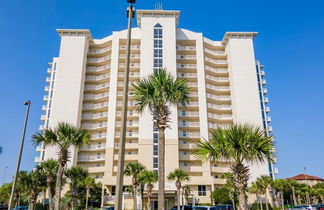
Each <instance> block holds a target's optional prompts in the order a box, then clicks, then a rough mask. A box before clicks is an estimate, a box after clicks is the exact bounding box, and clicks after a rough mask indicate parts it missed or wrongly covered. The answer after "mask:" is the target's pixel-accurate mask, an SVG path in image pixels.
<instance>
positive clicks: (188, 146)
mask: <svg viewBox="0 0 324 210" xmlns="http://www.w3.org/2000/svg"><path fill="white" fill-rule="evenodd" d="M179 148H180V149H196V148H197V144H195V143H189V142H186V143H184V142H183V141H180V142H179Z"/></svg>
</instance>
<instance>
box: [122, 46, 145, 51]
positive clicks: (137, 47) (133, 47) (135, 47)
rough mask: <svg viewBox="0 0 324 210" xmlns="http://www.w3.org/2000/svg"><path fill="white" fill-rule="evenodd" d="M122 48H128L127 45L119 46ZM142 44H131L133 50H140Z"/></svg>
mask: <svg viewBox="0 0 324 210" xmlns="http://www.w3.org/2000/svg"><path fill="white" fill-rule="evenodd" d="M119 49H120V50H127V46H126V45H120V47H119ZM140 49H141V46H140V45H131V50H140Z"/></svg>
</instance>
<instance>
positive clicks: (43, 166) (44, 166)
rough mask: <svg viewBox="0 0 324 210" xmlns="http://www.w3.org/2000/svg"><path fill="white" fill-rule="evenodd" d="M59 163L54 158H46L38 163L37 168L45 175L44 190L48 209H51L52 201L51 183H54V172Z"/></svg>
mask: <svg viewBox="0 0 324 210" xmlns="http://www.w3.org/2000/svg"><path fill="white" fill-rule="evenodd" d="M58 166H59V163H58V162H57V161H56V160H52V159H49V160H46V161H44V162H41V163H40V164H39V167H38V168H39V170H41V171H42V172H43V173H44V174H45V176H46V184H47V186H46V190H47V195H48V202H49V209H50V210H53V207H54V206H53V202H52V197H53V196H52V192H53V185H54V184H55V180H56V173H57V169H58Z"/></svg>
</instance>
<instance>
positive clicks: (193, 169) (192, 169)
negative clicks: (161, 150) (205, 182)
mask: <svg viewBox="0 0 324 210" xmlns="http://www.w3.org/2000/svg"><path fill="white" fill-rule="evenodd" d="M180 169H182V170H184V171H187V172H201V171H202V168H201V166H184V165H183V166H180Z"/></svg>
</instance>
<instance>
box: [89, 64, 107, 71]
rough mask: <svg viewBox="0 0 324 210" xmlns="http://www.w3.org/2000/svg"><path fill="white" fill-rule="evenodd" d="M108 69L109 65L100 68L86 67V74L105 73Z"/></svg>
mask: <svg viewBox="0 0 324 210" xmlns="http://www.w3.org/2000/svg"><path fill="white" fill-rule="evenodd" d="M108 69H110V64H109V65H105V66H100V67H94V66H88V67H87V71H88V72H100V71H105V70H108Z"/></svg>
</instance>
